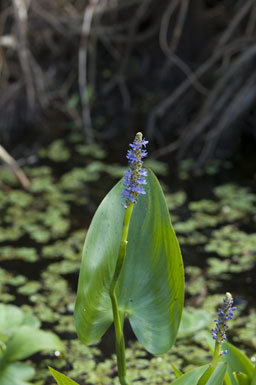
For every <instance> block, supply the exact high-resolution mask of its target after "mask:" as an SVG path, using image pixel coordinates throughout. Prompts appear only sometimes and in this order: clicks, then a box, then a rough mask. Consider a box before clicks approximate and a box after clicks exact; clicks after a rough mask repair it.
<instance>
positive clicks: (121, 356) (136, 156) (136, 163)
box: [109, 132, 148, 385]
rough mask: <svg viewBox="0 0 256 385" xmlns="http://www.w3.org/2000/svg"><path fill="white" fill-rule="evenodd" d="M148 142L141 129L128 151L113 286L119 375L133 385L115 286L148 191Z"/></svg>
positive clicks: (122, 319) (122, 382)
mask: <svg viewBox="0 0 256 385" xmlns="http://www.w3.org/2000/svg"><path fill="white" fill-rule="evenodd" d="M147 143H148V142H147V141H146V140H145V139H143V138H142V134H141V133H140V132H139V133H137V135H136V136H135V140H134V142H133V143H132V144H130V147H131V149H129V150H128V153H127V158H128V161H129V164H130V167H129V169H128V170H127V171H126V172H125V174H124V189H123V191H122V195H121V197H122V198H124V199H125V203H122V206H123V207H124V208H125V214H124V220H123V228H122V236H121V242H120V248H119V253H118V257H117V262H116V267H115V271H114V275H113V278H112V281H111V284H110V289H109V295H110V298H111V304H112V310H113V319H114V326H115V335H116V355H117V367H118V377H119V381H120V384H121V385H129V384H128V382H127V379H126V359H125V341H124V333H123V323H124V317H125V314H120V311H119V309H118V302H117V298H116V292H115V289H116V285H117V282H118V278H119V276H120V273H121V270H122V267H123V264H124V261H125V256H126V247H127V243H128V241H127V238H128V231H129V225H130V220H131V216H132V212H133V208H134V204H135V203H136V202H137V199H138V196H139V195H140V194H145V190H144V188H143V186H142V185H145V184H146V179H145V177H146V176H147V172H146V170H145V169H143V168H142V159H143V158H144V157H145V156H146V155H147V152H146V151H145V150H144V149H143V147H145V146H146V144H147Z"/></svg>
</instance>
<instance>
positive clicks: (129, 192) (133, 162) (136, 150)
mask: <svg viewBox="0 0 256 385" xmlns="http://www.w3.org/2000/svg"><path fill="white" fill-rule="evenodd" d="M147 143H148V141H147V140H145V139H143V138H142V133H141V132H138V133H137V134H136V136H135V139H134V142H133V143H131V144H130V147H131V148H130V149H129V150H128V152H127V156H126V157H127V159H128V162H129V165H130V168H129V169H128V170H127V171H125V173H124V187H125V188H124V189H123V191H122V194H121V197H122V198H124V199H125V200H126V202H125V203H122V205H123V206H124V207H125V208H127V206H128V204H129V203H130V202H132V203H136V202H137V198H138V195H139V194H146V192H145V190H144V188H143V185H145V184H147V181H146V178H145V177H146V176H147V171H146V170H145V169H144V168H142V163H143V162H142V159H143V158H145V156H147V151H146V150H145V149H144V148H143V147H146V145H147Z"/></svg>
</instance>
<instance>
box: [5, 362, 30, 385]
mask: <svg viewBox="0 0 256 385" xmlns="http://www.w3.org/2000/svg"><path fill="white" fill-rule="evenodd" d="M34 374H35V371H34V369H33V368H31V367H30V366H28V365H25V364H22V363H19V362H16V363H12V364H9V365H5V366H4V367H0V384H1V385H31V383H30V382H27V380H30V379H31V378H32V377H33V376H34Z"/></svg>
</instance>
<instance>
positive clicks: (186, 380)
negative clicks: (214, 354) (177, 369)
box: [171, 365, 209, 385]
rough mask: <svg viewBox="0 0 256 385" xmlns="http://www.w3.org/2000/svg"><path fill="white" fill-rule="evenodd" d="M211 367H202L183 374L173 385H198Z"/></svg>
mask: <svg viewBox="0 0 256 385" xmlns="http://www.w3.org/2000/svg"><path fill="white" fill-rule="evenodd" d="M208 367H209V365H204V366H200V367H199V368H195V369H193V370H190V371H189V372H188V373H186V374H183V376H181V377H179V378H178V379H177V380H175V381H173V382H172V383H171V385H196V384H197V383H198V381H199V380H200V378H201V377H202V375H203V374H204V372H205V371H206V370H207V369H208Z"/></svg>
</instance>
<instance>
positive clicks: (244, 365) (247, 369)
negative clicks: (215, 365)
mask: <svg viewBox="0 0 256 385" xmlns="http://www.w3.org/2000/svg"><path fill="white" fill-rule="evenodd" d="M222 349H225V350H228V353H227V354H225V355H223V356H222V361H224V362H226V363H227V364H228V375H229V378H230V380H231V383H232V385H237V381H236V380H235V378H234V376H233V372H242V373H245V374H247V375H248V376H249V377H250V379H252V376H253V372H254V365H253V363H252V362H251V361H250V359H249V358H248V357H246V355H245V354H244V353H243V352H241V350H239V349H237V348H236V347H235V346H234V345H232V344H230V343H229V342H224V343H223V345H222Z"/></svg>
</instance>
